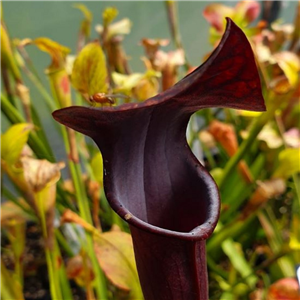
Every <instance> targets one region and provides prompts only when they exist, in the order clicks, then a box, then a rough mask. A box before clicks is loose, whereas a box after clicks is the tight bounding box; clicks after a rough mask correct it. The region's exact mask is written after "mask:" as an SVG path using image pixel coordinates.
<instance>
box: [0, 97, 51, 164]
mask: <svg viewBox="0 0 300 300" xmlns="http://www.w3.org/2000/svg"><path fill="white" fill-rule="evenodd" d="M1 110H2V112H3V113H4V115H5V116H6V117H7V119H8V120H9V121H10V122H11V123H12V124H16V123H26V121H25V119H24V117H23V116H22V115H21V114H20V113H19V112H18V110H17V109H16V108H15V107H14V106H13V105H12V104H11V103H10V102H9V100H8V99H7V98H6V97H5V96H4V95H3V94H1ZM28 144H29V146H30V147H31V148H32V150H33V151H34V153H35V154H36V156H37V157H38V158H41V159H43V158H44V159H47V160H49V161H50V162H54V157H53V155H51V153H49V152H48V151H47V148H46V147H45V146H44V145H43V143H42V142H41V140H40V139H39V138H38V136H37V134H36V133H35V132H31V133H30V135H29V139H28Z"/></svg>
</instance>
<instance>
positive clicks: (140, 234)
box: [53, 18, 265, 300]
mask: <svg viewBox="0 0 300 300" xmlns="http://www.w3.org/2000/svg"><path fill="white" fill-rule="evenodd" d="M207 107H227V108H236V109H246V110H253V111H263V110H265V105H264V100H263V97H262V93H261V85H260V78H259V75H258V71H257V68H256V64H255V60H254V56H253V53H252V50H251V47H250V45H249V43H248V41H247V38H246V37H245V35H244V33H243V32H242V30H241V29H239V28H238V27H237V26H236V25H235V24H234V23H233V21H231V20H230V19H229V18H228V19H227V28H226V31H225V33H224V35H223V38H222V40H221V42H220V44H219V45H218V47H217V48H216V49H215V50H214V52H213V53H212V54H211V56H210V57H209V58H208V60H207V61H206V62H205V63H204V64H202V65H201V66H200V67H198V68H197V69H195V70H194V71H193V72H192V73H190V74H189V75H187V76H186V77H185V78H183V79H182V80H181V81H179V82H178V83H177V84H175V85H174V86H173V87H171V88H169V89H167V90H166V91H164V92H162V93H160V94H158V95H156V96H154V97H152V98H150V99H148V100H147V101H145V102H143V103H127V104H123V105H121V106H117V107H108V106H106V107H103V108H95V107H94V108H87V107H78V106H73V107H67V108H63V109H61V110H58V111H55V112H54V113H53V116H54V118H55V119H56V120H57V121H58V122H60V123H62V124H64V125H66V126H68V127H71V128H73V129H75V130H77V131H79V132H81V133H83V134H85V135H87V136H89V137H91V138H92V139H93V140H94V141H95V142H96V144H97V145H98V147H99V149H100V150H101V153H102V155H103V166H104V187H105V192H106V196H107V199H108V201H109V203H110V205H111V206H112V208H113V209H114V210H115V211H116V213H117V214H119V215H120V216H121V217H122V218H123V219H124V220H126V221H127V222H128V223H129V226H130V230H131V233H132V238H133V244H134V251H135V258H136V263H137V268H138V273H139V277H140V282H141V286H142V289H143V293H144V297H145V299H146V300H153V299H156V300H162V299H168V300H171V299H173V300H180V299H181V300H188V299H190V300H196V299H199V300H205V299H208V282H207V271H206V250H205V240H206V239H207V238H208V237H209V236H210V235H211V233H212V232H213V230H214V228H215V226H216V224H217V221H218V216H219V209H220V200H219V193H218V188H217V186H216V184H215V182H214V180H213V179H212V177H211V176H210V174H209V173H208V172H207V171H206V170H205V169H204V167H203V166H202V165H201V163H199V161H198V160H197V159H196V158H195V156H194V155H193V153H192V152H191V150H190V148H189V146H188V144H187V141H186V128H187V124H188V121H189V119H190V117H191V115H192V114H193V113H194V112H196V111H197V110H199V109H202V108H207Z"/></svg>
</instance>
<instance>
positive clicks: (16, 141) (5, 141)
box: [1, 123, 33, 165]
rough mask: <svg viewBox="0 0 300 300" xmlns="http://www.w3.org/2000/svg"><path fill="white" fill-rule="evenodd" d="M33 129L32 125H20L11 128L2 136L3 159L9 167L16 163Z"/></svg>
mask: <svg viewBox="0 0 300 300" xmlns="http://www.w3.org/2000/svg"><path fill="white" fill-rule="evenodd" d="M32 129H33V125H32V124H29V123H19V124H16V125H13V126H11V127H10V128H9V129H8V130H7V131H6V132H5V133H3V134H2V135H1V159H2V160H3V161H5V162H6V163H7V164H9V165H13V164H15V163H16V161H17V160H18V158H19V156H20V154H21V151H22V149H23V147H24V146H25V144H26V143H27V140H28V136H29V133H30V131H31V130H32Z"/></svg>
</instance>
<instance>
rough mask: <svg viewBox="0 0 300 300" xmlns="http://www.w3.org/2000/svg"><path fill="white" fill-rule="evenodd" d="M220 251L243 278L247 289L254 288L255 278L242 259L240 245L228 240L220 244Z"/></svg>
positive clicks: (249, 267)
mask: <svg viewBox="0 0 300 300" xmlns="http://www.w3.org/2000/svg"><path fill="white" fill-rule="evenodd" d="M222 249H223V251H224V252H225V254H226V255H227V256H228V258H229V259H230V262H231V263H232V265H233V266H234V268H235V269H236V270H237V271H238V272H239V273H240V274H241V275H242V277H243V278H245V281H246V282H247V284H248V285H249V287H250V288H254V287H255V284H256V282H257V277H256V276H255V275H254V274H252V268H251V266H250V265H249V263H248V262H247V261H246V259H245V257H244V254H243V251H242V247H241V244H239V243H235V242H233V240H232V239H230V238H229V239H226V240H225V241H224V242H223V243H222ZM251 274H252V275H251Z"/></svg>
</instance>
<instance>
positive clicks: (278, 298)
mask: <svg viewBox="0 0 300 300" xmlns="http://www.w3.org/2000/svg"><path fill="white" fill-rule="evenodd" d="M267 300H300V294H299V284H298V282H297V280H296V279H295V278H283V279H280V280H278V281H276V282H275V283H273V284H272V285H271V286H270V288H269V290H268V295H267Z"/></svg>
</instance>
